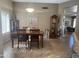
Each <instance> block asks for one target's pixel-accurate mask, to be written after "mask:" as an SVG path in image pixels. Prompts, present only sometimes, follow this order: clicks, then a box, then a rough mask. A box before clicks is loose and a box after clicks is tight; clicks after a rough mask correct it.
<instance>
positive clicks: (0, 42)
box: [0, 0, 12, 56]
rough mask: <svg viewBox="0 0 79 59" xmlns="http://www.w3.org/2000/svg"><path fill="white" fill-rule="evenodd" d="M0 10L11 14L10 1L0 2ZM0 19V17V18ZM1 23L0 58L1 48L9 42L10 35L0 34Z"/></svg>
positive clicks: (0, 0)
mask: <svg viewBox="0 0 79 59" xmlns="http://www.w3.org/2000/svg"><path fill="white" fill-rule="evenodd" d="M1 10H7V11H9V12H10V13H11V12H12V3H11V0H0V11H1ZM0 19H1V17H0ZM1 28H2V27H1V21H0V56H1V55H3V47H4V44H3V43H5V42H6V41H8V40H10V34H9V33H6V34H4V35H3V34H2V29H1Z"/></svg>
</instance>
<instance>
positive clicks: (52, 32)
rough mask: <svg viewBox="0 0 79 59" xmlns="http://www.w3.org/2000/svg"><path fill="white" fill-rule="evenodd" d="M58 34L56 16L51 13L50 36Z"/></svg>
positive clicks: (55, 36)
mask: <svg viewBox="0 0 79 59" xmlns="http://www.w3.org/2000/svg"><path fill="white" fill-rule="evenodd" d="M57 34H58V16H57V15H53V16H51V17H50V38H57Z"/></svg>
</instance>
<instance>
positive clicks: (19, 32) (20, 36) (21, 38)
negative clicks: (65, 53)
mask: <svg viewBox="0 0 79 59" xmlns="http://www.w3.org/2000/svg"><path fill="white" fill-rule="evenodd" d="M25 32H26V30H25V29H18V30H17V37H18V48H19V43H20V42H25V44H26V43H27V41H28V36H26V34H24V33H25Z"/></svg>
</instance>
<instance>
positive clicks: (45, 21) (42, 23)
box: [14, 3, 58, 31]
mask: <svg viewBox="0 0 79 59" xmlns="http://www.w3.org/2000/svg"><path fill="white" fill-rule="evenodd" d="M44 6H46V7H48V9H47V10H43V9H42V7H44ZM27 7H31V8H34V9H35V11H34V12H33V13H32V15H35V16H37V18H38V21H39V22H38V25H39V28H40V29H41V30H43V31H44V30H45V29H49V28H50V16H51V15H53V14H57V13H58V5H57V4H40V3H31V4H30V3H14V11H15V13H16V19H17V20H20V28H22V27H23V26H28V25H27V22H29V19H27V18H26V17H27V15H28V14H29V13H27V12H26V11H25V9H26V8H27Z"/></svg>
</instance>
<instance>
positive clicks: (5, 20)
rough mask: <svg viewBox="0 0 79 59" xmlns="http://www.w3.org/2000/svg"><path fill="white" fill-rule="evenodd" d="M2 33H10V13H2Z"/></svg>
mask: <svg viewBox="0 0 79 59" xmlns="http://www.w3.org/2000/svg"><path fill="white" fill-rule="evenodd" d="M1 23H2V33H3V34H4V33H7V32H10V20H9V13H7V12H5V11H1Z"/></svg>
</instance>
